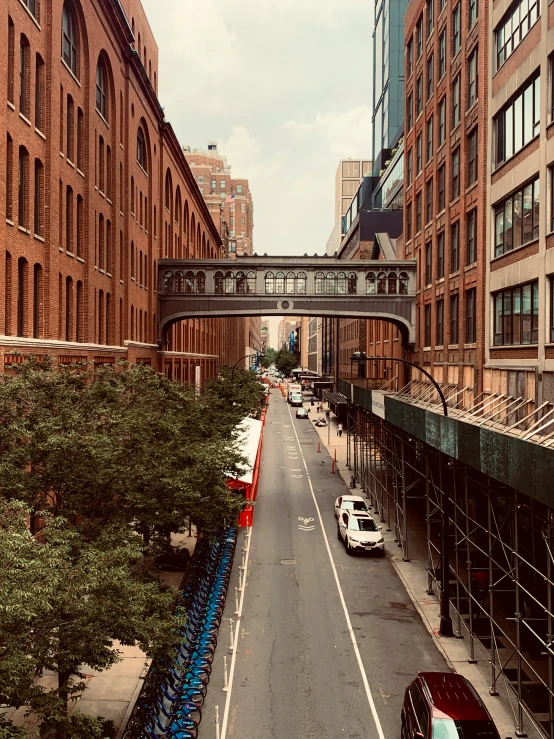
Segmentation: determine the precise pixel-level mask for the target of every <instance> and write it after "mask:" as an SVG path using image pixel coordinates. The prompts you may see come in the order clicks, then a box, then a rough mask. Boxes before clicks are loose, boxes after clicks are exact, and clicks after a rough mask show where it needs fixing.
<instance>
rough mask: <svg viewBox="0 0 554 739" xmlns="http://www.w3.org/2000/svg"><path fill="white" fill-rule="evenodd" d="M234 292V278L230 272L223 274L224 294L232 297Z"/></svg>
mask: <svg viewBox="0 0 554 739" xmlns="http://www.w3.org/2000/svg"><path fill="white" fill-rule="evenodd" d="M234 291H235V278H234V275H233V273H232V272H225V292H226V293H227V294H229V295H232V294H233V293H234Z"/></svg>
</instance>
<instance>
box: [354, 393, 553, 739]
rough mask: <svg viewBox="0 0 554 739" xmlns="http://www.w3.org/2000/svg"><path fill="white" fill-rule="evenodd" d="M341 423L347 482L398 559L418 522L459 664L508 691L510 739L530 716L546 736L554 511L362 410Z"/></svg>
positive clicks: (432, 586) (549, 733)
mask: <svg viewBox="0 0 554 739" xmlns="http://www.w3.org/2000/svg"><path fill="white" fill-rule="evenodd" d="M452 393H454V390H452ZM421 395H422V396H423V395H424V389H423V388H422V390H421ZM462 395H463V393H462ZM412 397H413V396H412ZM489 400H490V398H489ZM505 400H506V401H507V402H506V403H504V409H506V408H507V407H508V406H510V404H511V401H510V400H509V399H505ZM512 400H515V399H512ZM497 401H498V399H497ZM420 402H426V400H425V399H424V398H423V397H420ZM451 402H452V401H451ZM478 402H479V401H478ZM472 405H473V404H472ZM501 405H502V404H500V406H501ZM515 406H518V410H520V409H524V408H525V404H523V405H521V406H519V405H518V403H515V404H514V405H513V406H512V407H511V408H509V411H510V410H512V408H513V407H515ZM462 407H463V406H462ZM491 413H494V411H492V410H491ZM481 417H482V416H481ZM487 417H488V418H490V416H487ZM523 419H525V420H524V423H525V424H527V423H528V421H529V419H527V418H525V416H524V415H523V416H521V419H520V420H523ZM491 420H494V419H491ZM533 420H535V419H533ZM348 421H349V422H348V447H347V448H348V463H349V465H350V466H351V467H352V469H353V471H354V477H355V479H356V480H357V481H358V482H359V484H360V485H361V487H362V488H363V489H364V491H365V492H366V494H367V496H368V498H369V503H370V505H371V506H372V507H373V508H374V510H375V513H376V514H377V515H378V516H379V518H380V519H381V521H382V522H383V523H384V525H385V526H386V529H387V531H391V532H393V534H394V539H395V541H396V542H397V543H398V546H399V548H400V549H401V550H402V557H403V558H404V559H405V560H408V559H409V557H410V546H409V545H410V537H411V536H412V535H415V533H414V532H415V531H416V530H417V531H421V529H422V527H423V526H424V527H425V535H426V544H427V563H426V566H427V575H428V591H429V592H433V591H435V590H436V591H437V593H438V594H439V595H441V592H440V586H441V579H442V578H441V575H442V568H443V567H444V566H445V567H447V573H446V576H445V579H444V581H445V582H447V583H448V599H449V604H450V615H451V616H452V618H453V625H454V633H455V635H456V636H458V637H460V638H464V639H466V640H467V647H468V660H469V661H476V658H477V657H479V658H480V659H484V660H487V661H488V662H489V664H490V692H491V694H492V695H495V694H498V685H499V681H501V680H502V681H503V682H504V683H505V684H506V686H507V687H508V691H507V692H508V696H509V698H510V703H511V706H512V710H513V715H514V723H515V733H516V735H517V736H526V733H525V725H526V723H527V722H530V723H532V724H533V725H534V726H535V727H536V728H537V729H538V730H539V731H540V732H541V733H542V734H543V735H544V736H545V737H547V739H554V673H553V668H554V663H553V658H554V628H553V614H554V603H553V565H554V541H553V539H554V518H553V517H554V510H553V509H551V508H549V507H547V506H546V505H544V504H543V503H541V502H538V501H536V500H534V499H532V498H530V497H529V496H527V495H524V494H522V493H521V492H518V491H516V490H514V489H513V488H510V487H507V486H505V485H502V484H501V483H499V482H497V481H496V480H493V479H491V478H490V477H487V476H486V475H484V474H482V473H481V472H479V471H477V470H475V469H473V468H471V467H469V466H468V465H465V464H461V463H460V462H457V461H455V460H453V459H451V458H449V457H448V456H447V455H445V454H443V453H442V452H440V451H438V450H436V449H434V448H433V447H431V446H429V445H427V444H425V443H423V442H421V441H417V440H415V439H413V438H411V437H410V436H409V435H408V434H406V433H405V432H404V431H402V430H401V429H399V428H398V427H396V426H394V425H392V424H390V423H387V422H386V421H384V420H382V419H381V418H378V417H377V416H375V415H374V414H372V413H370V412H369V411H367V410H365V409H363V408H360V407H358V406H350V409H349V419H348ZM535 422H536V420H535ZM518 423H520V421H518ZM528 428H529V427H528ZM533 430H534V429H533ZM418 527H419V528H418ZM443 553H445V556H444V557H443ZM527 725H529V723H527Z"/></svg>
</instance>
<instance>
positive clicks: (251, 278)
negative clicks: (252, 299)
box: [246, 272, 256, 293]
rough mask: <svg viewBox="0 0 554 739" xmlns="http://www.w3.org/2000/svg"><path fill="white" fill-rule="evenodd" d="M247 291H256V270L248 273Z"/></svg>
mask: <svg viewBox="0 0 554 739" xmlns="http://www.w3.org/2000/svg"><path fill="white" fill-rule="evenodd" d="M246 283H247V284H246V292H248V293H255V292H256V273H255V272H248V274H247V275H246Z"/></svg>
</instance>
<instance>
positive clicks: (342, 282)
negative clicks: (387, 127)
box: [337, 272, 346, 295]
mask: <svg viewBox="0 0 554 739" xmlns="http://www.w3.org/2000/svg"><path fill="white" fill-rule="evenodd" d="M337 294H338V295H346V274H345V273H344V272H339V273H338V275H337Z"/></svg>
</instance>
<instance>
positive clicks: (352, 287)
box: [348, 272, 358, 295]
mask: <svg viewBox="0 0 554 739" xmlns="http://www.w3.org/2000/svg"><path fill="white" fill-rule="evenodd" d="M357 291H358V275H357V274H356V273H355V272H350V273H349V275H348V294H349V295H356V293H357Z"/></svg>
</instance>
